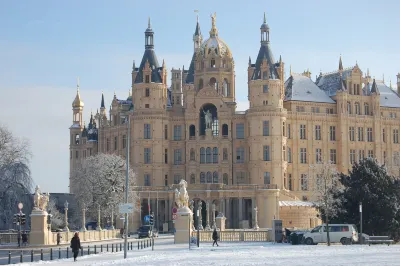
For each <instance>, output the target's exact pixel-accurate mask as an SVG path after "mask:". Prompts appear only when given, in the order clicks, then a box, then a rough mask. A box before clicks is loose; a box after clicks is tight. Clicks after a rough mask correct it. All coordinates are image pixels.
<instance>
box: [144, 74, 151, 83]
mask: <svg viewBox="0 0 400 266" xmlns="http://www.w3.org/2000/svg"><path fill="white" fill-rule="evenodd" d="M145 82H146V83H150V75H146V77H145Z"/></svg>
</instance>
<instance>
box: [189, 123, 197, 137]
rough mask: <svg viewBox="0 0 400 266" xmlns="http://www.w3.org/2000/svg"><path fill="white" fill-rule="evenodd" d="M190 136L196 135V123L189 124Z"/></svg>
mask: <svg viewBox="0 0 400 266" xmlns="http://www.w3.org/2000/svg"><path fill="white" fill-rule="evenodd" d="M189 136H190V137H195V136H196V127H195V126H194V125H190V126H189Z"/></svg>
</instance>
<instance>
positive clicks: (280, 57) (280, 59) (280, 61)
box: [279, 55, 282, 64]
mask: <svg viewBox="0 0 400 266" xmlns="http://www.w3.org/2000/svg"><path fill="white" fill-rule="evenodd" d="M279 63H280V64H282V55H279Z"/></svg>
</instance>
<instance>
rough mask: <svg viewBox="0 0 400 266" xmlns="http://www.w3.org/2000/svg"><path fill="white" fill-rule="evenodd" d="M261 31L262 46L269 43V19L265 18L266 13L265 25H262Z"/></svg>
mask: <svg viewBox="0 0 400 266" xmlns="http://www.w3.org/2000/svg"><path fill="white" fill-rule="evenodd" d="M260 30H261V44H267V43H269V26H268V24H267V17H266V16H265V12H264V20H263V24H261V27H260Z"/></svg>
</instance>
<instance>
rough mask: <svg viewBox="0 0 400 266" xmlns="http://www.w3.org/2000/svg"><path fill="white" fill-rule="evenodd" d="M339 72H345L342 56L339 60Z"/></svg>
mask: <svg viewBox="0 0 400 266" xmlns="http://www.w3.org/2000/svg"><path fill="white" fill-rule="evenodd" d="M339 71H343V63H342V55H340V59H339Z"/></svg>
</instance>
